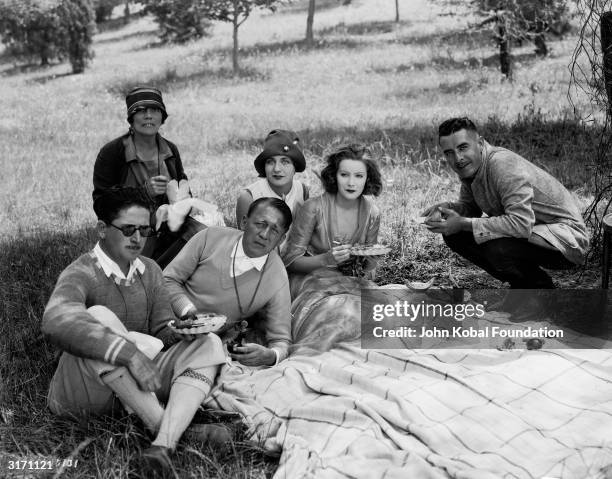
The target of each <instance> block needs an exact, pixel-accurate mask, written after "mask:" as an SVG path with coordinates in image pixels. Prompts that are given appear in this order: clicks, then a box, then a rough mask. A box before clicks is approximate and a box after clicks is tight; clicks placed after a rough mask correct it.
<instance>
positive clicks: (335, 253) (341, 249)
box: [328, 244, 351, 264]
mask: <svg viewBox="0 0 612 479" xmlns="http://www.w3.org/2000/svg"><path fill="white" fill-rule="evenodd" d="M350 250H351V245H350V244H341V245H337V246H334V247H333V248H332V249H331V250H330V251H329V253H328V254H329V255H330V256H331V258H330V259H331V260H332V261H333V263H334V264H339V263H343V262H345V261H346V260H348V259H349V258H350V257H351V253H350Z"/></svg>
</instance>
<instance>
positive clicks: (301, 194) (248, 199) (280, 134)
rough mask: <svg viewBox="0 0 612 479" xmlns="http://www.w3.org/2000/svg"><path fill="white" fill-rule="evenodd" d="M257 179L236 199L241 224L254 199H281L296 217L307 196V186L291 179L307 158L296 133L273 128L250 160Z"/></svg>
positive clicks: (299, 171)
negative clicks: (254, 156)
mask: <svg viewBox="0 0 612 479" xmlns="http://www.w3.org/2000/svg"><path fill="white" fill-rule="evenodd" d="M253 163H254V166H255V170H256V171H257V173H258V174H259V179H258V180H257V181H255V182H253V183H251V184H250V185H248V186H246V187H244V188H242V189H241V191H240V195H239V196H238V201H237V202H236V222H237V223H238V224H240V222H241V221H242V218H243V217H244V216H245V215H246V212H247V210H248V209H249V205H250V204H251V203H252V202H253V201H255V200H256V199H257V198H262V197H273V198H279V199H281V200H283V201H284V202H285V203H287V205H288V206H289V209H290V210H291V214H292V215H293V217H294V218H295V215H296V214H297V211H298V209H299V208H300V206H301V205H302V204H303V203H304V201H306V200H307V199H308V187H307V186H306V185H304V184H303V183H302V182H300V181H299V180H297V179H295V178H294V175H295V173H301V172H302V171H304V170H305V169H306V159H305V158H304V154H303V153H302V150H301V148H300V140H299V138H298V136H297V134H296V133H295V132H293V131H289V130H272V131H271V132H270V133H268V136H267V137H266V139H265V141H264V148H263V151H262V152H261V153H260V154H259V155H257V158H255V161H254V162H253Z"/></svg>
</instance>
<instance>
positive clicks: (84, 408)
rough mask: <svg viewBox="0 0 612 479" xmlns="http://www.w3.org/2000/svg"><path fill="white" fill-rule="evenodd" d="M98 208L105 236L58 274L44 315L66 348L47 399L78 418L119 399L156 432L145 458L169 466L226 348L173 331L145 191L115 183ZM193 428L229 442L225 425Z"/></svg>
mask: <svg viewBox="0 0 612 479" xmlns="http://www.w3.org/2000/svg"><path fill="white" fill-rule="evenodd" d="M95 211H96V214H97V216H98V223H97V233H98V237H99V241H98V243H97V244H96V245H95V247H94V248H93V250H92V251H89V252H87V253H85V254H83V255H82V256H81V257H79V258H78V259H77V260H76V261H74V262H73V263H72V264H70V265H69V266H68V267H67V268H66V269H65V270H64V271H63V272H62V274H61V275H60V277H59V279H58V281H57V284H56V286H55V289H54V291H53V293H52V295H51V298H50V299H49V303H48V304H47V307H46V308H45V313H44V315H43V322H42V330H43V332H44V333H45V334H46V335H47V336H48V337H49V338H50V339H51V340H52V341H53V342H54V343H55V344H56V345H58V346H59V347H60V348H61V349H62V350H63V351H64V353H63V354H62V356H61V358H60V361H59V364H58V367H57V370H56V372H55V375H54V377H53V379H52V381H51V385H50V388H49V395H48V405H49V408H50V409H51V411H52V412H54V413H55V414H58V415H62V416H73V417H87V416H98V415H105V414H111V413H113V412H114V411H115V410H116V409H117V407H118V406H119V410H120V409H121V408H120V405H123V407H124V408H125V409H126V410H128V411H130V412H134V413H135V414H136V415H137V416H138V417H140V419H141V420H142V421H143V423H144V424H145V426H146V427H147V428H148V429H149V431H150V432H151V433H153V435H154V436H155V440H154V441H153V443H152V446H151V447H150V448H149V449H147V450H145V451H144V452H143V459H144V462H145V464H147V465H154V466H155V467H157V468H159V467H161V468H162V469H166V470H172V469H173V466H172V462H171V460H170V457H169V456H170V453H171V452H172V451H173V450H174V448H175V447H176V444H177V442H178V440H179V438H180V437H181V436H182V434H183V432H184V431H185V430H186V429H187V427H188V426H189V424H190V422H191V420H192V419H193V416H194V414H195V412H196V410H197V409H198V407H199V406H200V404H201V403H202V401H203V399H204V398H205V397H206V396H207V394H208V392H209V391H210V389H211V387H212V384H213V381H214V378H215V374H216V371H217V367H218V365H219V364H222V363H224V362H225V354H224V350H223V346H222V344H221V341H220V340H219V338H218V337H217V336H214V335H210V336H209V335H200V336H198V337H197V338H194V337H189V336H185V335H181V336H180V337H179V336H178V335H176V334H175V333H174V332H173V331H172V330H170V329H169V327H168V323H169V321H170V320H173V319H175V317H174V314H173V313H172V309H171V307H170V298H169V295H168V292H167V290H166V287H165V285H164V280H163V277H162V272H161V270H160V268H159V266H158V265H157V264H156V263H155V262H154V261H153V260H151V259H149V258H145V257H143V256H140V253H141V251H142V248H143V245H144V238H146V237H148V236H151V235H153V234H154V230H153V228H151V226H150V225H149V217H150V216H149V208H148V201H147V200H146V199H145V198H144V197H143V196H142V193H140V192H139V191H138V190H137V189H135V188H115V189H109V190H108V191H106V192H105V193H104V194H103V195H101V196H100V199H99V201H98V202H97V203H96V206H95ZM117 399H118V401H117ZM160 401H161V402H164V403H166V406H165V407H163V406H162V405H161V403H160ZM197 431H198V434H197V436H198V437H197V438H198V439H200V440H204V441H206V440H208V441H212V442H217V441H225V440H227V439H229V434H228V432H227V430H225V429H222V428H220V427H217V428H215V427H214V426H212V427H208V428H207V427H202V425H200V426H199V427H198V428H197Z"/></svg>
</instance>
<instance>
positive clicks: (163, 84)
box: [107, 67, 269, 100]
mask: <svg viewBox="0 0 612 479" xmlns="http://www.w3.org/2000/svg"><path fill="white" fill-rule="evenodd" d="M268 79H269V74H268V73H267V72H262V71H259V70H256V69H254V68H242V69H240V71H238V72H237V73H236V74H235V73H234V72H233V71H232V69H231V68H225V67H221V68H218V69H204V70H202V71H198V72H193V73H190V74H188V75H180V74H178V73H177V71H176V69H175V68H168V69H166V71H164V72H162V73H161V74H159V75H156V76H153V77H151V78H149V79H147V83H151V84H154V85H155V86H156V87H157V88H160V89H161V90H162V91H168V90H170V89H172V88H182V87H184V86H186V85H188V84H190V83H194V82H196V83H203V84H206V85H210V84H211V83H213V82H216V81H231V82H232V83H234V84H238V83H248V82H254V81H267V80H268ZM137 83H138V84H140V83H141V82H137ZM137 83H135V82H134V81H133V80H122V81H119V82H117V83H114V84H111V85H109V86H107V91H108V92H109V93H112V94H114V95H116V96H117V97H118V98H121V99H122V100H123V98H125V95H126V94H127V93H128V92H129V91H130V90H131V89H132V88H134V87H135V86H136V84H137Z"/></svg>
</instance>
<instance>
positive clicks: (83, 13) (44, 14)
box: [0, 0, 95, 73]
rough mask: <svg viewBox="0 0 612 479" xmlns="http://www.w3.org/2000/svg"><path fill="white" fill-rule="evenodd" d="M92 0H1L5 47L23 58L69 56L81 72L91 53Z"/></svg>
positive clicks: (0, 32)
mask: <svg viewBox="0 0 612 479" xmlns="http://www.w3.org/2000/svg"><path fill="white" fill-rule="evenodd" d="M93 19H94V13H93V8H92V5H91V0H0V35H2V42H3V43H4V44H5V45H6V47H7V51H8V52H9V53H10V54H12V55H14V56H16V57H18V58H19V57H21V58H25V59H31V58H32V57H39V58H40V62H41V64H42V65H46V64H48V63H49V60H51V59H54V58H57V59H59V60H62V59H64V58H68V59H69V60H70V63H71V65H72V71H73V73H81V72H83V70H84V69H85V66H86V63H87V61H88V60H89V59H91V58H92V57H93V53H92V50H91V44H92V40H93V34H94V31H95V24H94V23H93Z"/></svg>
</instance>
